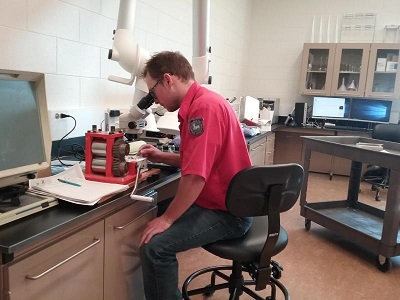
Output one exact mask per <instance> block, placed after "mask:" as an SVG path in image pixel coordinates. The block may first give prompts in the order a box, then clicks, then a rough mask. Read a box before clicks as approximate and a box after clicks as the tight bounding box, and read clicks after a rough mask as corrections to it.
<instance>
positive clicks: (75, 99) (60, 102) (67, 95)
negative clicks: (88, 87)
mask: <svg viewBox="0 0 400 300" xmlns="http://www.w3.org/2000/svg"><path fill="white" fill-rule="evenodd" d="M79 87H80V85H79V78H78V77H74V76H63V75H53V74H47V75H46V96H47V108H48V109H49V110H52V109H54V110H56V109H61V110H62V109H64V108H66V107H67V108H69V109H77V108H79Z"/></svg>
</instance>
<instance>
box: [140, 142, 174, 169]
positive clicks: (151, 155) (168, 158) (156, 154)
mask: <svg viewBox="0 0 400 300" xmlns="http://www.w3.org/2000/svg"><path fill="white" fill-rule="evenodd" d="M138 154H139V155H141V156H143V157H146V158H147V159H148V160H150V161H152V162H155V163H159V162H161V163H164V164H167V165H170V166H174V167H178V168H180V166H181V161H180V158H179V154H177V153H170V152H163V151H160V150H159V149H157V148H156V147H154V146H152V145H149V144H145V145H143V146H141V147H140V148H139V152H138Z"/></svg>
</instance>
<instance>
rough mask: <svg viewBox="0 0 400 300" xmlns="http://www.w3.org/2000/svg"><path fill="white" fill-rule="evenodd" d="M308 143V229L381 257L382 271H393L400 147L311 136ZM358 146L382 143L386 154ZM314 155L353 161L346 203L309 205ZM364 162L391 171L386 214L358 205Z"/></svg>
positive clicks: (399, 248)
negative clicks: (317, 229) (317, 228)
mask: <svg viewBox="0 0 400 300" xmlns="http://www.w3.org/2000/svg"><path fill="white" fill-rule="evenodd" d="M302 138H303V139H304V143H305V155H304V170H305V180H304V184H303V187H302V191H301V198H300V205H301V210H300V214H301V216H303V217H304V218H305V225H306V229H307V230H309V229H310V226H311V221H313V222H315V223H317V224H320V225H321V226H323V227H325V228H328V229H330V230H332V231H334V232H336V233H338V234H339V235H341V236H343V237H345V238H347V239H349V240H352V241H354V242H355V243H357V244H359V245H361V246H363V247H365V248H367V249H369V250H371V251H373V252H375V253H376V254H377V260H376V264H377V267H378V269H380V270H381V271H384V272H386V271H388V270H389V269H390V267H391V261H390V259H389V258H390V257H393V256H397V255H400V235H399V224H400V163H399V161H400V144H399V143H392V142H386V141H378V140H374V139H370V138H363V137H356V136H326V137H317V136H307V137H302ZM357 142H363V143H380V144H383V148H384V150H386V152H382V151H374V150H368V149H362V148H359V147H357V146H356V143H357ZM311 151H316V152H321V153H326V154H330V155H335V156H339V157H343V158H347V159H350V160H351V161H352V163H351V170H350V178H349V186H348V193H347V199H346V200H340V201H326V202H317V203H307V201H306V199H307V184H308V173H309V166H310V158H311ZM362 162H364V163H370V164H373V165H379V166H382V167H385V168H388V169H390V170H391V173H390V186H389V189H388V196H387V200H386V208H385V211H382V210H379V209H377V208H374V207H371V206H369V205H366V204H364V203H361V202H359V201H358V193H359V188H360V179H361V167H362Z"/></svg>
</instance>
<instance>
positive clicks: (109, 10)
mask: <svg viewBox="0 0 400 300" xmlns="http://www.w3.org/2000/svg"><path fill="white" fill-rule="evenodd" d="M116 2H117V3H116ZM118 11H119V1H117V0H101V14H102V15H103V16H106V17H109V18H111V19H113V20H117V19H118Z"/></svg>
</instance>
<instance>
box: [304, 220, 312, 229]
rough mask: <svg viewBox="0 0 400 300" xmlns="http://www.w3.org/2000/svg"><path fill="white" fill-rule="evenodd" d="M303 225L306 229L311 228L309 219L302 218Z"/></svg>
mask: <svg viewBox="0 0 400 300" xmlns="http://www.w3.org/2000/svg"><path fill="white" fill-rule="evenodd" d="M304 226H305V227H306V230H307V231H310V229H311V221H310V220H309V219H304Z"/></svg>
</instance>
